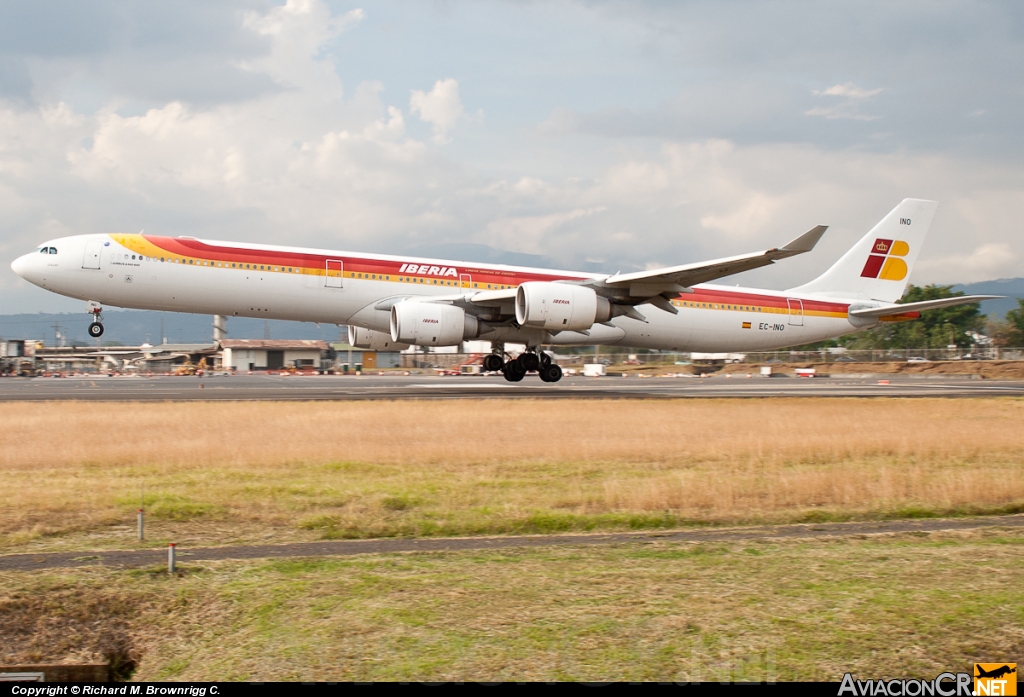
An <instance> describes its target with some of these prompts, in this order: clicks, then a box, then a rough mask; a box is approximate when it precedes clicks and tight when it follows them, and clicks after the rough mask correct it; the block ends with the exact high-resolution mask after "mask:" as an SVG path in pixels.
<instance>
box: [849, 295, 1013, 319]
mask: <svg viewBox="0 0 1024 697" xmlns="http://www.w3.org/2000/svg"><path fill="white" fill-rule="evenodd" d="M1001 297H1003V296H1002V295H959V296H957V297H955V298H939V299H938V300H922V301H921V302H917V303H904V304H902V305H899V304H897V305H886V306H884V307H861V308H857V309H851V310H850V315H852V316H853V317H888V316H890V315H901V314H903V313H904V312H920V311H921V310H935V309H938V308H940V307H955V306H957V305H968V304H970V303H978V302H981V301H982V300H995V299H996V298H1001ZM854 307H856V306H854Z"/></svg>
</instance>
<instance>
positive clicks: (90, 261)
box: [82, 240, 103, 269]
mask: <svg viewBox="0 0 1024 697" xmlns="http://www.w3.org/2000/svg"><path fill="white" fill-rule="evenodd" d="M102 252H103V240H86V242H85V256H84V257H82V268H83V269H98V268H99V267H100V254H101V253H102Z"/></svg>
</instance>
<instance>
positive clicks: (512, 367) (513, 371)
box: [501, 361, 526, 382]
mask: <svg viewBox="0 0 1024 697" xmlns="http://www.w3.org/2000/svg"><path fill="white" fill-rule="evenodd" d="M501 373H502V375H504V376H505V379H506V380H508V381H509V382H520V381H522V379H523V378H525V377H526V371H525V370H523V369H522V368H520V367H519V365H518V364H517V363H516V362H515V361H509V362H508V363H506V364H505V367H504V368H502V369H501Z"/></svg>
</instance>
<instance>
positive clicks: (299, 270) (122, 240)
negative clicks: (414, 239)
mask: <svg viewBox="0 0 1024 697" xmlns="http://www.w3.org/2000/svg"><path fill="white" fill-rule="evenodd" d="M40 249H44V250H47V252H46V253H41V252H40V250H37V251H36V252H33V253H30V254H26V255H24V256H23V257H20V258H19V259H17V260H16V261H15V262H14V263H13V264H12V268H14V270H15V271H16V272H17V273H18V274H19V275H20V276H22V277H23V278H25V279H27V280H29V281H31V282H32V283H34V284H36V285H38V286H40V287H42V288H45V289H47V290H50V291H53V292H55V293H59V294H61V295H65V296H69V297H73V298H79V299H81V300H86V301H94V302H97V303H101V304H103V305H111V306H116V307H125V308H139V309H148V310H165V311H172V312H189V313H198V314H211V315H226V316H229V317H230V316H238V317H262V318H267V319H283V320H297V321H304V322H322V323H335V324H351V325H355V326H359V327H365V328H368V329H373V330H376V331H381V332H388V331H389V309H390V305H389V304H388V302H387V301H389V300H392V301H393V300H396V299H403V298H409V297H419V296H428V297H429V296H452V295H457V294H459V293H464V294H466V295H471V294H473V293H477V292H482V291H488V290H501V289H508V288H514V287H516V286H518V285H519V284H520V283H523V282H525V281H545V280H546V281H558V280H585V279H589V278H595V277H600V276H597V275H593V274H581V273H573V272H561V271H551V270H547V269H530V268H521V267H510V266H502V265H493V264H478V263H472V262H456V261H443V260H428V259H413V258H409V257H397V256H384V255H365V254H353V253H348V252H335V251H330V250H311V249H298V248H290V247H276V246H266V245H240V244H236V243H224V242H211V241H200V240H194V239H191V238H164V237H152V236H144V235H134V234H112V235H79V236H73V237H64V238H61V239H57V240H52V241H50V242H47V243H46V244H45V245H43V247H41V248H40ZM49 250H55V253H50V252H49ZM692 290H693V292H692V293H683V294H680V295H679V296H678V297H676V298H674V299H672V301H671V302H672V304H673V306H675V308H676V309H677V310H678V314H672V313H670V312H667V311H665V310H663V309H659V308H657V307H654V306H652V305H639V306H637V308H636V309H637V310H638V311H639V312H640V313H641V314H642V315H643V317H644V318H646V321H643V320H640V319H636V318H632V317H626V316H618V317H615V318H613V319H612V320H611V321H610V322H608V323H606V324H595V325H594V326H593V327H592V328H591V329H590V330H589V333H582V332H560V333H556V334H546V333H545V334H544V335H543V336H541V335H539V334H538V332H536V331H535V330H527V329H522V328H518V327H516V326H514V325H510V326H502V327H496V328H494V329H493V330H490V331H489V332H488V333H486V334H483V335H481V336H480V337H479V338H480V339H484V340H492V341H495V342H504V341H510V342H524V343H530V344H532V345H536V344H537V343H541V342H543V343H550V344H556V345H593V344H620V345H624V346H635V347H640V348H649V349H662V350H674V351H707V352H725V351H728V352H741V351H757V350H771V349H776V348H782V347H785V346H794V345H799V344H806V343H810V342H815V341H820V340H823V339H827V338H833V337H838V336H841V335H843V334H848V333H850V332H853V331H857V330H859V329H861V328H863V326H864V323H863V322H860V323H859V324H854V323H851V321H850V319H849V317H848V314H847V310H848V307H849V305H850V301H843V300H841V299H836V298H826V297H822V296H815V295H808V294H802V295H801V294H793V293H792V292H789V293H787V292H778V291H769V290H761V289H752V288H741V287H738V286H722V285H712V284H702V285H697V286H694V287H693V289H692ZM509 302H510V303H511V301H509ZM505 309H508V308H505Z"/></svg>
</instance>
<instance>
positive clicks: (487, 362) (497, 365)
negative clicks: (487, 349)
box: [483, 353, 505, 373]
mask: <svg viewBox="0 0 1024 697" xmlns="http://www.w3.org/2000/svg"><path fill="white" fill-rule="evenodd" d="M504 366H505V361H504V360H502V358H501V356H499V355H498V354H496V353H492V354H491V355H490V356H485V357H484V362H483V369H484V370H486V371H487V372H489V373H496V372H498V371H499V370H501V369H502V368H503V367H504Z"/></svg>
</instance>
